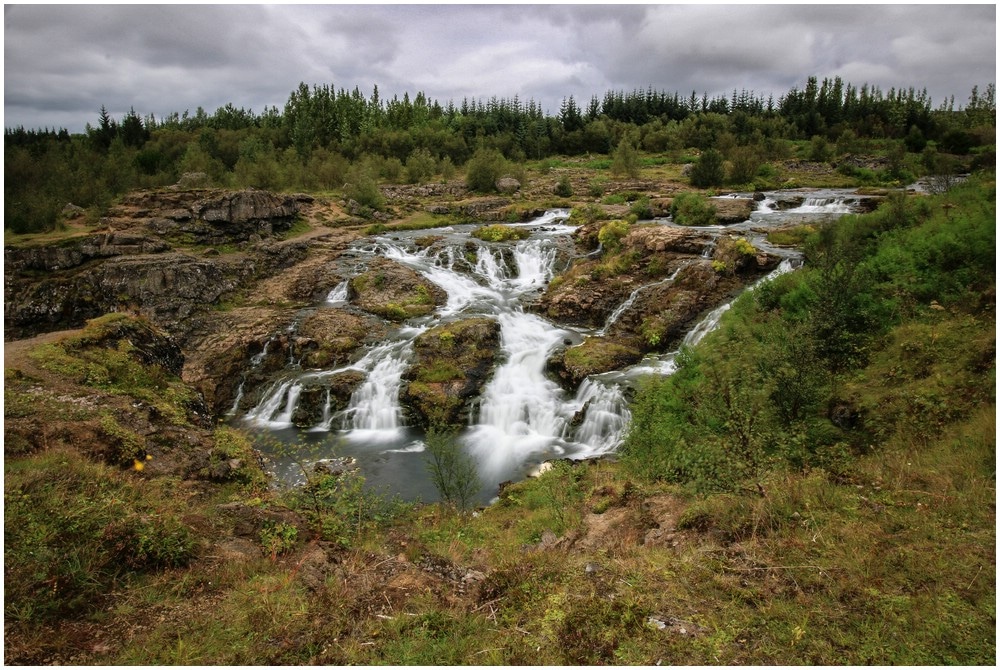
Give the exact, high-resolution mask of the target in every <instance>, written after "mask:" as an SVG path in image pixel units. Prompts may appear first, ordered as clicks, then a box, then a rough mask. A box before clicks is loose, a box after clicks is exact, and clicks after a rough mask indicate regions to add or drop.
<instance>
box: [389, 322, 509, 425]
mask: <svg viewBox="0 0 1000 670" xmlns="http://www.w3.org/2000/svg"><path fill="white" fill-rule="evenodd" d="M499 347H500V324H499V323H497V322H496V321H495V320H493V319H490V318H483V317H481V318H473V319H465V320H462V321H456V322H453V323H448V324H443V325H440V326H436V327H434V328H431V329H430V330H428V331H427V332H425V333H423V334H422V335H420V336H419V337H418V338H417V339H416V341H415V342H414V362H413V364H412V365H411V366H410V367H409V369H408V370H407V371H406V373H405V374H404V379H405V380H406V381H407V384H406V385H405V387H404V389H403V391H402V394H401V396H400V398H401V400H402V402H403V404H404V405H405V406H406V407H408V408H409V409H410V411H411V413H412V415H413V418H414V420H415V423H417V424H419V425H422V426H455V427H460V426H463V425H466V424H467V423H468V419H469V416H468V414H469V409H470V403H471V401H472V399H474V398H476V397H478V396H479V393H480V391H481V390H482V387H483V385H484V384H485V383H486V380H487V379H488V378H489V375H490V373H491V372H492V370H493V367H494V366H495V364H496V359H497V352H498V350H499Z"/></svg>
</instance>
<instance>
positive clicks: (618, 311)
mask: <svg viewBox="0 0 1000 670" xmlns="http://www.w3.org/2000/svg"><path fill="white" fill-rule="evenodd" d="M685 265H686V264H685ZM685 265H682V266H681V267H679V268H677V269H676V270H674V273H673V274H672V275H670V276H669V277H667V278H665V279H661V280H660V281H658V282H653V283H652V284H643V285H642V286H640V287H638V288H636V289H635V290H634V291H632V293H631V294H630V295H629V297H628V298H626V299H625V302H623V303H622V304H620V305H618V307H616V308H615V311H613V312H612V313H611V316H609V317H608V318H607V320H606V321H605V322H604V326H602V327H601V329H600V330H598V331H597V332H596V333H594V334H595V335H597V336H598V337H603V336H604V335H605V333H607V332H608V328H610V327H611V326H612V325H614V323H615V322H616V321H618V319H620V318H621V315H622V314H624V313H625V312H626V311H627V310H628V309H629V308H630V307H631V306H632V305H633V304H634V303H635V299H636V298H638V297H639V294H640V293H641V292H643V291H645V290H646V289H648V288H652V287H654V286H659V285H661V284H666V283H668V282H672V281H673V280H674V279H676V278H677V275H678V274H679V273H680V271H681V270H683V269H684V267H685Z"/></svg>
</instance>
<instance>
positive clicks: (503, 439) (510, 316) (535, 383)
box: [468, 311, 566, 472]
mask: <svg viewBox="0 0 1000 670" xmlns="http://www.w3.org/2000/svg"><path fill="white" fill-rule="evenodd" d="M499 321H500V337H501V346H502V348H503V353H504V355H505V356H506V361H505V362H504V363H502V364H501V365H500V366H499V367H498V368H497V369H496V371H495V372H494V374H493V379H492V380H491V381H490V382H489V383H488V384H487V385H486V388H485V389H483V393H482V399H481V403H480V412H479V423H478V424H477V425H476V426H474V427H473V429H472V431H471V434H470V435H469V438H468V442H469V443H470V445H471V446H472V447H473V449H474V450H475V452H476V454H477V455H478V457H479V459H480V462H481V463H483V464H484V465H485V466H486V467H487V469H488V470H490V471H493V472H497V471H499V470H501V469H503V468H504V467H509V466H510V465H511V464H512V463H513V462H524V460H525V459H527V458H528V457H530V456H532V455H534V454H537V453H539V452H542V451H544V450H545V449H546V448H548V447H551V446H553V445H554V442H555V440H557V439H558V438H561V437H562V436H563V433H564V429H565V427H566V418H565V411H564V408H563V403H562V402H561V399H560V396H561V389H560V388H559V385H558V384H556V383H555V382H553V381H552V380H550V379H549V378H548V377H546V376H545V362H546V360H547V359H548V357H549V354H550V353H551V352H552V350H553V349H554V348H555V346H556V345H557V344H559V342H560V341H561V340H562V339H563V337H564V335H563V333H562V331H559V330H556V329H554V328H552V326H551V325H550V324H548V323H547V322H545V321H544V320H543V319H541V318H540V317H537V316H535V315H533V314H525V313H524V312H520V311H517V312H508V313H504V314H501V315H500V316H499ZM559 453H561V449H560V451H559Z"/></svg>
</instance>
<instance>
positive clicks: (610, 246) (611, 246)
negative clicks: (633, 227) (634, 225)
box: [597, 219, 629, 252]
mask: <svg viewBox="0 0 1000 670" xmlns="http://www.w3.org/2000/svg"><path fill="white" fill-rule="evenodd" d="M628 228H629V226H628V222H626V221H622V220H621V219H618V220H616V221H609V222H608V223H606V224H604V225H603V226H601V231H600V232H599V233H597V241H598V242H600V243H601V246H602V247H603V248H604V250H605V251H607V252H615V251H618V250H619V249H621V246H622V244H621V241H622V238H624V237H625V236H626V235H628Z"/></svg>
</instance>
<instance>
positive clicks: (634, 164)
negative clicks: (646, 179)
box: [611, 140, 639, 179]
mask: <svg viewBox="0 0 1000 670" xmlns="http://www.w3.org/2000/svg"><path fill="white" fill-rule="evenodd" d="M611 174H613V175H616V176H621V175H625V176H627V177H631V178H632V179H635V178H636V177H638V176H639V152H638V151H636V149H635V145H634V144H632V142H630V141H628V140H622V141H621V142H619V143H618V147H617V148H616V149H615V154H614V158H613V159H612V161H611Z"/></svg>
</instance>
